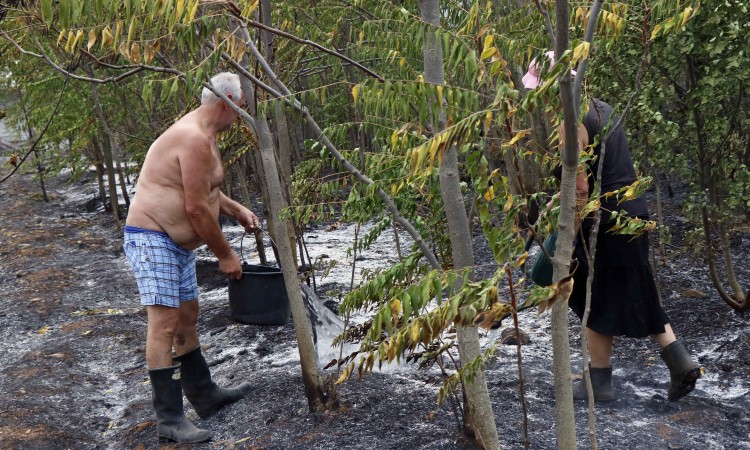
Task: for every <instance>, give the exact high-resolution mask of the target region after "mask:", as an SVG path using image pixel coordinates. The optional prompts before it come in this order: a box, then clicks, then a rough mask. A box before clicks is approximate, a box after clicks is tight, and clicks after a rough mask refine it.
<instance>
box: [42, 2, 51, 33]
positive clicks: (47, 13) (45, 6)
mask: <svg viewBox="0 0 750 450" xmlns="http://www.w3.org/2000/svg"><path fill="white" fill-rule="evenodd" d="M42 18H43V19H44V23H45V25H47V27H49V26H50V25H52V18H53V15H52V0H42Z"/></svg>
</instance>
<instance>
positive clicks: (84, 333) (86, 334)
mask: <svg viewBox="0 0 750 450" xmlns="http://www.w3.org/2000/svg"><path fill="white" fill-rule="evenodd" d="M91 331H92V330H88V331H84V332H83V335H84V336H88V335H89V334H91Z"/></svg>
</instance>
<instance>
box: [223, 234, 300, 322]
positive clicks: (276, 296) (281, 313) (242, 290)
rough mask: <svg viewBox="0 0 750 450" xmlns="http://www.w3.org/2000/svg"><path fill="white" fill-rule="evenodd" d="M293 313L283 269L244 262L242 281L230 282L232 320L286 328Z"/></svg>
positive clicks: (230, 315) (230, 313) (230, 314)
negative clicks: (284, 326)
mask: <svg viewBox="0 0 750 450" xmlns="http://www.w3.org/2000/svg"><path fill="white" fill-rule="evenodd" d="M243 239H244V236H243ZM240 249H242V241H240ZM241 251H242V250H240V252H241ZM240 254H241V253H240ZM290 314H291V308H290V307H289V295H288V294H287V292H286V285H285V284H284V274H283V273H282V272H281V269H280V268H278V267H272V266H263V265H255V264H248V263H245V262H243V263H242V278H240V279H239V280H229V317H230V318H231V319H232V320H234V321H236V322H240V323H247V324H253V325H285V324H287V323H289V316H290Z"/></svg>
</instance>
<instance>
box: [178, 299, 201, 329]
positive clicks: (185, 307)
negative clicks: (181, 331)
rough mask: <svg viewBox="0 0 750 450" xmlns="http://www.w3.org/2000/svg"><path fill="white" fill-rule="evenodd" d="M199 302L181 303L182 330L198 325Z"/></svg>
mask: <svg viewBox="0 0 750 450" xmlns="http://www.w3.org/2000/svg"><path fill="white" fill-rule="evenodd" d="M198 311H199V308H198V300H190V301H186V302H180V323H179V326H180V328H183V327H188V328H189V327H194V326H195V324H196V323H198Z"/></svg>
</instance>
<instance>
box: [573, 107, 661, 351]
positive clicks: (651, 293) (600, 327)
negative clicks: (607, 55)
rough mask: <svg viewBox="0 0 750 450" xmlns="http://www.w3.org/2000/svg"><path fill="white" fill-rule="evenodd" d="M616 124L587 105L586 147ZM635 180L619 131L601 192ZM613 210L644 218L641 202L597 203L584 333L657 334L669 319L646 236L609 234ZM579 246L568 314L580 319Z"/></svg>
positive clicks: (606, 110) (588, 224) (583, 271)
mask: <svg viewBox="0 0 750 450" xmlns="http://www.w3.org/2000/svg"><path fill="white" fill-rule="evenodd" d="M610 117H611V118H612V120H611V121H610ZM617 120H618V118H617V116H613V110H612V107H611V106H609V105H608V104H606V103H604V102H602V101H600V100H596V99H594V100H592V101H591V104H590V108H589V112H588V114H587V115H586V117H585V118H584V120H583V124H584V126H585V127H586V130H587V131H588V135H589V145H590V144H592V143H594V142H595V139H596V136H597V135H600V133H601V135H600V137H604V135H605V134H606V133H607V127H608V126H609V127H611V126H613V125H614V124H615V123H616V122H617ZM600 152H601V145H597V146H596V147H595V148H594V155H595V156H596V158H595V160H594V162H593V164H591V167H589V168H588V170H589V192H593V188H594V180H595V176H596V174H597V170H598V164H599V155H600ZM636 180H637V177H636V174H635V170H634V169H633V162H632V159H631V156H630V151H629V150H628V146H627V141H626V139H625V132H624V131H623V129H622V127H619V128H618V129H617V130H616V131H615V132H614V133H613V134H612V136H610V137H609V138H608V139H607V142H606V152H605V155H604V167H603V169H602V183H601V184H602V190H601V191H602V193H605V192H610V191H613V190H616V189H619V188H621V187H624V186H628V185H630V184H632V183H633V182H634V181H636ZM619 210H625V211H626V212H627V214H628V215H629V216H630V217H640V218H643V219H647V218H648V206H647V204H646V201H645V199H642V198H638V199H635V200H631V201H628V202H624V203H622V204H620V205H617V201H616V199H614V198H611V199H608V200H602V215H601V224H600V226H599V232H598V234H597V244H596V258H595V261H594V267H595V270H594V280H593V284H592V287H591V312H590V314H589V320H588V327H589V328H591V329H592V330H594V331H596V332H597V333H599V334H603V335H607V336H628V337H645V336H648V335H650V334H659V333H663V332H664V325H665V324H667V323H669V317H668V316H667V314H666V313H665V312H664V309H662V307H661V304H660V302H659V295H658V292H657V290H656V284H655V282H654V276H653V273H652V272H651V266H650V264H649V260H648V251H649V240H648V235H646V234H643V235H641V236H640V237H634V236H632V235H618V234H612V233H611V232H609V229H610V228H611V227H612V225H613V224H614V221H610V211H619ZM592 226H593V217H586V218H585V219H584V220H583V223H582V228H583V233H584V239H585V242H586V244H585V245H588V239H589V235H590V232H591V228H592ZM583 245H584V242H579V243H578V245H577V246H576V249H575V252H574V255H575V257H576V258H577V259H578V261H579V264H578V268H577V270H576V272H575V275H574V278H573V279H574V285H573V293H572V294H571V296H570V300H569V304H570V308H571V309H572V310H573V311H574V312H575V313H576V314H577V315H578V317H579V318H581V319H583V313H584V309H585V305H586V278H587V277H588V272H589V271H588V266H587V262H586V254H585V252H584V248H583Z"/></svg>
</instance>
